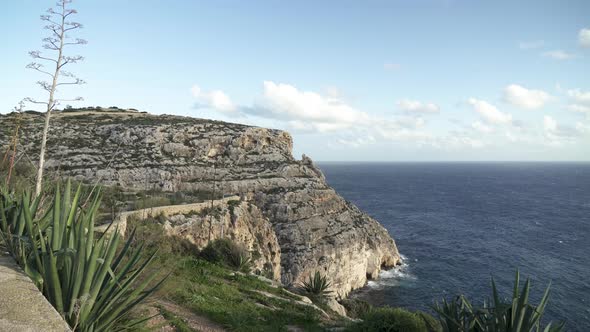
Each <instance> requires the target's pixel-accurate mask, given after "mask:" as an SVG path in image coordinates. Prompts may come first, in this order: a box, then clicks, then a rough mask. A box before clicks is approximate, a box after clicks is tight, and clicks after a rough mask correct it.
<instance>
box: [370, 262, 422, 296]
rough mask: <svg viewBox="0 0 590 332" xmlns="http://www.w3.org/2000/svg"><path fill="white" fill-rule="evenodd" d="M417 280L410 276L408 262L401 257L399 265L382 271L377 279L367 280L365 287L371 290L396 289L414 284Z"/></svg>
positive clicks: (410, 271) (412, 275)
mask: <svg viewBox="0 0 590 332" xmlns="http://www.w3.org/2000/svg"><path fill="white" fill-rule="evenodd" d="M417 279H418V278H417V277H416V276H415V275H414V274H412V269H411V266H410V260H409V259H407V257H406V256H404V255H401V265H398V266H396V267H394V268H392V269H389V270H383V271H381V273H379V279H377V280H369V282H368V283H367V286H368V287H370V288H373V289H380V288H386V287H396V286H403V285H408V284H411V283H413V282H415V281H416V280H417Z"/></svg>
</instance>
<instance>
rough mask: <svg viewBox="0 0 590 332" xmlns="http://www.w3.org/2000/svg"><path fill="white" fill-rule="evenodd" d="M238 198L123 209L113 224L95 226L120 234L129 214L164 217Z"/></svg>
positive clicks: (99, 229) (96, 229)
mask: <svg viewBox="0 0 590 332" xmlns="http://www.w3.org/2000/svg"><path fill="white" fill-rule="evenodd" d="M235 200H240V196H230V197H226V198H224V199H217V200H214V201H213V202H211V201H206V202H202V203H193V204H180V205H166V206H157V207H153V208H147V209H141V210H134V211H125V212H121V213H119V214H118V215H117V216H116V217H115V220H114V221H113V224H112V225H110V227H109V224H106V225H101V226H98V227H96V228H95V231H97V232H105V231H107V230H108V231H109V232H112V231H114V230H115V229H117V230H118V231H119V233H120V234H121V235H125V232H126V231H127V219H128V218H129V217H131V216H137V217H139V218H141V219H145V218H149V217H156V216H159V215H164V216H165V217H167V216H171V215H175V214H182V213H189V212H191V211H195V212H199V211H201V210H202V209H205V208H208V207H211V206H219V205H226V204H227V202H229V201H235Z"/></svg>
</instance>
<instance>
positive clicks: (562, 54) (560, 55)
mask: <svg viewBox="0 0 590 332" xmlns="http://www.w3.org/2000/svg"><path fill="white" fill-rule="evenodd" d="M543 56H545V57H548V58H552V59H555V60H569V59H573V58H575V57H576V55H575V54H573V53H568V52H566V51H563V50H554V51H548V52H545V53H543Z"/></svg>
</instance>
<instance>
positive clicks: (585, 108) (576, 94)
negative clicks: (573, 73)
mask: <svg viewBox="0 0 590 332" xmlns="http://www.w3.org/2000/svg"><path fill="white" fill-rule="evenodd" d="M567 95H568V96H569V97H570V99H572V101H573V103H571V104H569V105H568V106H567V109H569V110H570V111H574V112H578V113H583V114H586V116H587V117H588V118H590V91H582V90H580V89H573V90H568V91H567Z"/></svg>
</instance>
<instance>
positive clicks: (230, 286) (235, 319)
mask: <svg viewBox="0 0 590 332" xmlns="http://www.w3.org/2000/svg"><path fill="white" fill-rule="evenodd" d="M132 226H134V227H136V228H137V230H136V234H137V237H138V239H141V241H142V242H144V243H146V247H145V248H146V250H147V252H148V253H149V252H150V251H153V250H156V249H158V255H157V258H156V259H155V260H154V261H153V262H152V266H151V267H150V270H151V271H154V273H155V272H156V271H171V272H172V274H171V275H170V277H169V278H168V280H167V282H166V283H165V284H164V285H163V286H162V287H161V289H159V290H158V292H157V293H156V294H155V296H154V297H155V298H156V299H157V298H162V299H167V300H169V301H173V302H175V303H177V304H178V305H180V306H182V307H184V308H186V309H188V310H191V311H192V312H194V313H196V314H200V315H202V316H205V317H207V318H209V319H210V320H212V321H214V322H216V323H218V324H220V325H222V326H224V327H227V328H228V329H229V330H230V331H273V332H274V331H286V330H287V326H297V327H300V328H302V329H303V330H304V331H324V330H325V327H324V326H326V324H328V325H330V324H342V322H331V321H326V320H325V319H324V318H322V319H320V318H321V317H320V312H318V311H317V310H315V309H314V308H312V307H310V306H306V305H301V304H298V303H295V301H296V300H299V298H298V297H297V296H295V295H293V294H290V293H288V292H286V291H285V290H284V289H283V288H281V287H273V286H271V285H270V284H268V283H267V282H266V281H263V280H260V279H259V278H258V277H256V276H254V275H248V274H243V273H239V272H235V271H233V270H232V269H231V268H229V267H226V266H223V263H218V264H216V263H211V262H208V261H206V260H204V259H202V258H201V257H200V253H199V252H198V251H197V250H196V249H194V250H186V249H184V250H179V248H177V247H178V244H179V241H178V240H179V239H171V238H167V237H165V236H164V235H163V233H162V230H161V226H160V225H159V223H158V222H157V220H149V221H148V220H144V221H138V220H134V222H133V223H132ZM163 243H168V245H163ZM174 243H175V244H177V245H171V244H174ZM148 274H149V273H148ZM260 292H265V293H270V294H272V295H274V296H277V297H280V298H272V297H269V296H266V295H263V294H261V293H260ZM294 300H295V301H294ZM165 318H166V320H167V321H168V323H170V324H172V325H174V326H176V327H177V329H181V327H179V325H177V324H181V323H179V322H177V321H176V320H175V319H174V318H173V317H172V316H170V318H169V317H165ZM177 318H178V319H180V320H182V319H181V318H180V317H177Z"/></svg>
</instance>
